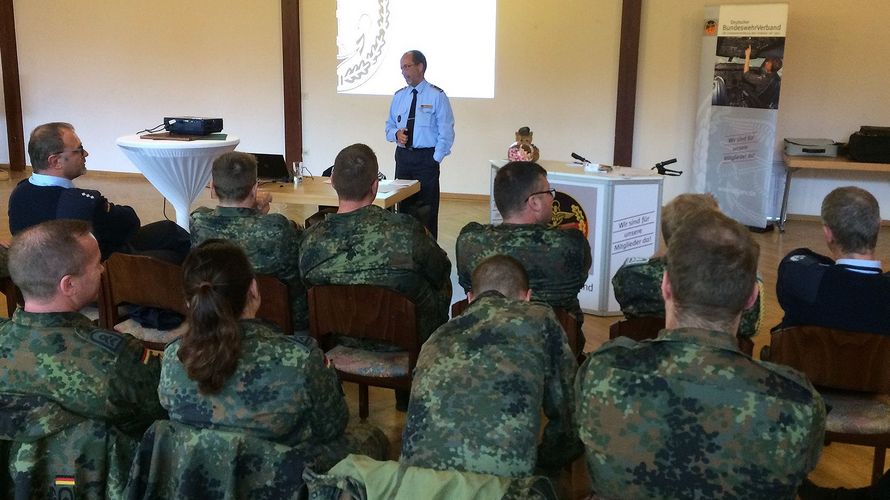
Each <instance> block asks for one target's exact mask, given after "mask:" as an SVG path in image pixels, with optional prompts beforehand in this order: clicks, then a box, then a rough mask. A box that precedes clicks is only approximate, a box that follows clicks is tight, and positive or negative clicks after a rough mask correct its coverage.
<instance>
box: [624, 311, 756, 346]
mask: <svg viewBox="0 0 890 500" xmlns="http://www.w3.org/2000/svg"><path fill="white" fill-rule="evenodd" d="M663 328H664V318H658V317H655V316H641V317H639V318H625V319H622V320H618V321H616V322H614V323H612V326H610V327H609V339H616V338H618V337H627V338H630V339H632V340H636V341H637V342H639V341H641V340H647V339H654V338H655V337H658V332H659V331H661V330H662V329H663ZM736 343H737V344H738V346H739V350H740V351H742V352H743V353H745V354H747V355H748V356H752V355H753V353H754V341H753V340H751V339H750V338H748V337H739V336H736Z"/></svg>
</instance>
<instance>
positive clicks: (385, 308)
mask: <svg viewBox="0 0 890 500" xmlns="http://www.w3.org/2000/svg"><path fill="white" fill-rule="evenodd" d="M309 331H310V332H311V334H312V336H313V337H315V338H316V339H317V340H318V342H319V345H321V347H322V349H324V350H325V351H326V355H327V357H328V358H329V359H331V360H332V361H333V362H334V366H336V367H337V371H338V372H339V374H340V378H341V379H342V380H345V381H348V382H355V383H357V384H358V386H359V417H360V418H361V419H362V420H364V419H366V418H367V417H368V386H369V385H373V386H375V387H389V388H393V389H402V390H410V389H411V377H412V374H413V372H414V366H415V365H416V364H417V355H418V354H419V353H420V339H419V338H418V334H417V320H416V315H415V307H414V302H412V301H411V299H409V298H408V297H406V296H405V295H402V294H401V293H398V292H395V291H393V290H390V289H388V288H383V287H379V286H372V285H322V286H314V287H312V288H310V289H309ZM337 335H346V336H349V337H353V338H358V339H368V340H374V341H379V342H385V343H387V344H391V345H394V346H396V347H398V348H399V349H400V351H398V352H376V351H368V350H364V349H357V348H352V347H346V346H343V345H335V344H336V336H337Z"/></svg>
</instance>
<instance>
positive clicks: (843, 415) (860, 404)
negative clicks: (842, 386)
mask: <svg viewBox="0 0 890 500" xmlns="http://www.w3.org/2000/svg"><path fill="white" fill-rule="evenodd" d="M821 394H822V398H823V399H824V400H825V405H826V406H827V407H831V411H829V412H828V417H827V418H826V419H825V430H826V431H827V432H837V433H843V434H887V433H890V397H888V396H887V395H873V394H862V393H850V392H835V391H823V392H822V393H821Z"/></svg>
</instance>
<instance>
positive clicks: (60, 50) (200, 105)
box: [15, 0, 284, 172]
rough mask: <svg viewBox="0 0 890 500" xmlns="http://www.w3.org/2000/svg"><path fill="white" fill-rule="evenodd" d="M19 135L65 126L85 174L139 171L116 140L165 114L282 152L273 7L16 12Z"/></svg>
mask: <svg viewBox="0 0 890 500" xmlns="http://www.w3.org/2000/svg"><path fill="white" fill-rule="evenodd" d="M15 16H16V32H17V38H18V54H19V68H20V78H21V86H22V108H23V115H24V128H25V134H30V131H31V130H32V129H33V128H34V127H35V126H36V125H39V124H41V123H45V122H49V121H68V122H71V123H73V124H74V126H75V127H76V128H77V132H78V135H79V136H80V138H81V140H82V141H83V143H84V146H85V147H86V148H87V150H89V152H90V157H89V159H88V160H87V166H88V168H91V169H94V170H112V171H128V172H132V171H136V169H135V167H133V166H132V164H130V162H129V161H128V160H127V159H126V158H125V157H124V155H123V153H121V152H120V151H119V150H118V148H117V146H116V145H115V143H114V141H115V139H116V138H117V137H119V136H122V135H126V134H132V133H135V132H136V131H138V130H141V129H144V128H147V127H152V126H155V125H157V124H159V123H161V121H162V120H163V117H164V116H176V115H196V116H214V117H222V118H223V119H224V121H225V127H226V131H228V132H231V133H234V134H236V135H239V136H241V138H242V142H241V146H240V149H242V150H246V151H269V152H280V151H281V150H282V149H283V144H284V127H283V120H284V119H283V113H284V112H283V104H282V103H283V97H282V90H281V88H282V77H281V16H280V2H276V1H274V0H264V1H255V2H242V1H238V0H190V1H188V2H181V1H177V0H156V1H152V2H133V1H123V2H122V1H118V0H92V1H90V2H76V3H71V2H64V1H61V0H19V1H16V2H15Z"/></svg>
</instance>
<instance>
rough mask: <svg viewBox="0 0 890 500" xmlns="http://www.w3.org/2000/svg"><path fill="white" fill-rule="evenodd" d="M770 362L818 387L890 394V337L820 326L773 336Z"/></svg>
mask: <svg viewBox="0 0 890 500" xmlns="http://www.w3.org/2000/svg"><path fill="white" fill-rule="evenodd" d="M769 358H770V361H772V362H774V363H781V364H784V365H788V366H790V367H792V368H795V369H797V370H799V371H801V372H803V373H804V374H805V375H806V376H807V378H809V379H810V382H812V383H813V385H815V386H820V387H827V388H832V389H844V390H852V391H862V392H873V393H880V394H890V336H888V335H881V334H877V333H862V332H849V331H844V330H836V329H832V328H824V327H818V326H794V327H788V328H783V329H781V330H777V331H775V332H773V333H772V338H771V340H770V355H769Z"/></svg>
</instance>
